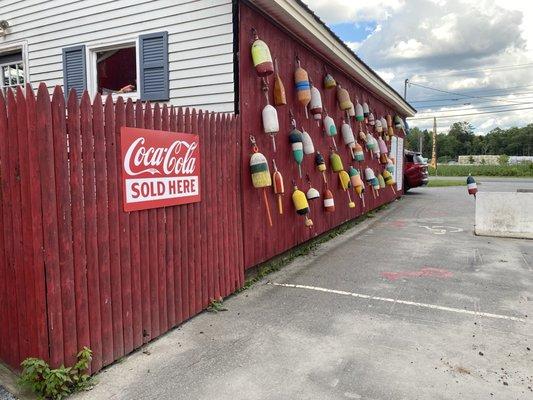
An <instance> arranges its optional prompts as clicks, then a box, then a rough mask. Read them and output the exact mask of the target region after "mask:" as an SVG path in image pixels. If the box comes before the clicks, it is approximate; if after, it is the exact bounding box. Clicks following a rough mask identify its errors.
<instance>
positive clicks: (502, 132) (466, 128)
mask: <svg viewBox="0 0 533 400" xmlns="http://www.w3.org/2000/svg"><path fill="white" fill-rule="evenodd" d="M420 137H422V155H423V156H424V157H428V158H431V151H432V145H433V142H432V132H431V131H428V130H427V129H424V130H421V129H419V128H417V127H414V128H411V129H410V130H409V133H408V134H407V136H406V143H405V147H406V148H407V149H409V150H415V151H419V143H420ZM488 154H494V155H507V156H531V155H533V124H529V125H527V126H524V127H522V128H516V127H513V128H509V129H500V128H495V129H493V130H492V131H490V132H489V133H487V134H486V135H475V134H474V127H473V126H472V125H471V124H469V123H468V122H456V123H454V124H453V125H452V126H451V127H450V130H449V132H448V133H439V134H437V157H438V161H439V162H447V161H451V160H457V157H458V156H461V155H488Z"/></svg>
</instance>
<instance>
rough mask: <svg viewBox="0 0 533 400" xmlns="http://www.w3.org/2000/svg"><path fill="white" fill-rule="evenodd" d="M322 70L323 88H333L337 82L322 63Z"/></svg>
mask: <svg viewBox="0 0 533 400" xmlns="http://www.w3.org/2000/svg"><path fill="white" fill-rule="evenodd" d="M324 72H325V75H324V88H325V89H333V88H334V87H335V86H337V82H336V81H335V79H334V78H333V76H331V74H329V73H328V70H327V68H326V66H325V65H324Z"/></svg>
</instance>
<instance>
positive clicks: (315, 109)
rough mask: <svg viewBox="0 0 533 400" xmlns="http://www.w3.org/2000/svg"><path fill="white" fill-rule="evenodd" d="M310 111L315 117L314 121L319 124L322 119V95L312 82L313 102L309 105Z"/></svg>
mask: <svg viewBox="0 0 533 400" xmlns="http://www.w3.org/2000/svg"><path fill="white" fill-rule="evenodd" d="M309 111H311V114H312V115H313V119H314V120H315V121H317V123H319V121H320V120H321V119H322V95H321V94H320V90H318V88H317V87H316V86H315V85H313V83H312V82H311V101H310V103H309Z"/></svg>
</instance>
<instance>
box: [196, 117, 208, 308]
mask: <svg viewBox="0 0 533 400" xmlns="http://www.w3.org/2000/svg"><path fill="white" fill-rule="evenodd" d="M206 116H207V115H206V114H204V112H203V111H202V110H200V112H199V113H198V131H197V132H198V135H199V138H200V160H205V159H206V147H205V146H206V142H205V139H206V137H207V132H206V123H208V122H207V118H206ZM204 165H205V164H204ZM199 183H200V195H201V196H205V195H206V193H207V190H206V188H207V187H206V175H205V173H201V174H200V182H199ZM199 208H200V220H199V223H200V243H201V246H200V270H201V288H202V293H201V300H202V308H206V307H207V306H208V305H209V294H208V285H207V263H208V255H207V235H208V232H209V229H210V226H209V225H208V224H207V215H206V208H207V207H206V199H205V198H204V199H203V201H202V203H200V204H199Z"/></svg>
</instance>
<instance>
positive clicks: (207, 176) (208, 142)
mask: <svg viewBox="0 0 533 400" xmlns="http://www.w3.org/2000/svg"><path fill="white" fill-rule="evenodd" d="M212 125H213V115H211V113H209V112H206V113H205V121H204V135H203V137H202V138H201V140H202V142H201V144H200V145H201V146H202V147H204V148H205V151H204V155H203V156H202V159H201V162H202V163H203V166H204V167H203V168H202V174H201V177H202V181H203V182H204V186H203V192H202V201H203V202H204V207H205V209H206V214H207V218H206V221H205V222H206V231H205V233H206V241H205V246H206V247H205V248H204V251H203V252H205V253H206V254H207V261H206V265H207V299H208V300H209V301H211V300H215V282H214V278H213V223H212V216H213V195H212V193H213V190H212V189H211V188H212V186H211V185H212V184H211V180H212V176H213V175H214V174H213V173H212V172H211V168H206V167H207V166H208V165H209V162H208V160H210V159H211V157H212V149H213V144H212V139H211V136H212V134H213V126H212Z"/></svg>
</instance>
